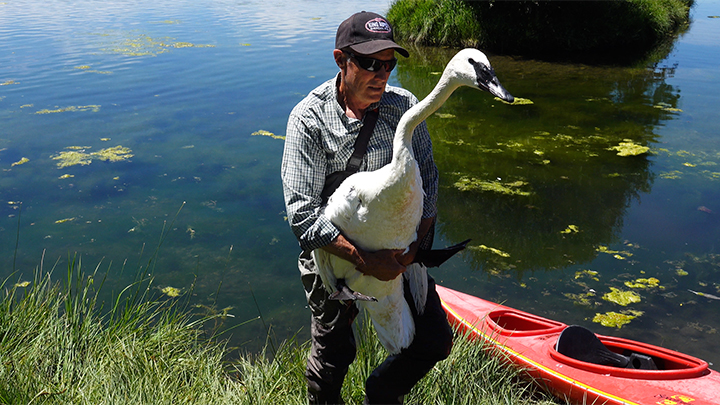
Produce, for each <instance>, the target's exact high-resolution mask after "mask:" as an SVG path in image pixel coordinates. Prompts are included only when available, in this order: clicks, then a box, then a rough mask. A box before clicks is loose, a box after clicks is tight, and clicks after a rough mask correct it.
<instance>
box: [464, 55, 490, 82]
mask: <svg viewBox="0 0 720 405" xmlns="http://www.w3.org/2000/svg"><path fill="white" fill-rule="evenodd" d="M468 62H470V64H471V65H473V67H474V68H475V75H476V76H477V79H478V84H479V85H482V84H483V83H489V82H491V81H493V79H494V78H495V72H494V71H493V69H492V68H491V67H488V66H486V65H485V64H484V63H480V62H476V61H475V60H474V59H473V58H470V59H468Z"/></svg>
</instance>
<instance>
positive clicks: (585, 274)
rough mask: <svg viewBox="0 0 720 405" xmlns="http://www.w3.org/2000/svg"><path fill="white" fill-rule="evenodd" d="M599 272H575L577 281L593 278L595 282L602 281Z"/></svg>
mask: <svg viewBox="0 0 720 405" xmlns="http://www.w3.org/2000/svg"><path fill="white" fill-rule="evenodd" d="M598 274H599V273H598V272H597V271H595V270H580V271H576V272H575V280H577V279H580V278H585V277H588V278H591V279H593V280H595V281H600V278H598Z"/></svg>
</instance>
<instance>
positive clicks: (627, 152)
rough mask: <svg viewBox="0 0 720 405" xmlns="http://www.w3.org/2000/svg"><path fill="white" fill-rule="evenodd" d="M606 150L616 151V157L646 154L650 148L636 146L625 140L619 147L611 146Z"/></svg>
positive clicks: (629, 140)
mask: <svg viewBox="0 0 720 405" xmlns="http://www.w3.org/2000/svg"><path fill="white" fill-rule="evenodd" d="M608 150H616V151H617V152H618V153H617V155H618V156H638V155H642V154H644V153H647V152H648V151H649V150H650V148H649V147H647V146H642V145H638V144H636V143H635V142H633V141H632V140H631V139H625V140H624V142H620V144H619V145H617V146H612V147H610V148H608Z"/></svg>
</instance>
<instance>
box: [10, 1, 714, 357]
mask: <svg viewBox="0 0 720 405" xmlns="http://www.w3.org/2000/svg"><path fill="white" fill-rule="evenodd" d="M389 3H390V1H370V2H367V1H363V2H360V1H348V2H329V1H314V2H310V1H306V2H297V1H294V2H290V1H283V0H273V1H259V0H258V1H245V2H237V1H222V0H221V1H210V2H203V4H195V3H193V2H189V1H180V2H177V1H176V2H167V1H164V0H161V1H159V2H152V3H147V2H140V1H129V2H109V3H108V2H99V1H91V0H81V1H77V2H72V3H71V4H68V3H55V2H49V3H47V2H45V3H37V2H32V1H13V2H3V3H2V4H0V34H2V37H3V41H0V168H1V169H2V172H0V252H2V255H0V273H2V275H3V276H4V277H8V276H10V275H11V274H12V276H11V279H10V282H11V283H12V284H15V283H25V282H27V281H26V280H28V279H31V277H32V272H33V270H34V269H35V268H36V267H38V266H39V265H40V263H41V260H43V266H44V269H45V270H46V271H47V270H50V269H52V268H53V267H55V268H56V272H57V273H56V275H57V276H58V277H61V274H63V272H64V270H63V269H64V266H66V264H67V258H68V255H73V254H74V253H75V252H78V253H79V254H80V255H81V257H82V261H83V265H84V268H86V269H94V268H95V267H96V266H98V263H100V269H101V270H102V271H108V272H109V274H110V277H109V278H108V282H107V283H106V284H107V288H108V289H116V290H117V289H120V288H122V287H124V286H126V285H127V284H128V283H129V282H131V281H132V280H133V278H134V277H135V271H136V269H138V268H141V267H143V266H144V265H146V264H148V263H149V262H152V266H151V268H152V269H154V275H155V277H156V282H155V287H156V288H155V290H154V292H155V293H156V294H158V295H162V294H164V295H167V296H173V297H175V296H184V295H185V294H193V296H192V300H193V302H194V303H195V304H197V305H199V306H201V307H209V306H212V305H216V306H217V308H224V309H223V310H222V311H224V313H229V314H232V315H234V316H235V317H234V318H228V320H227V322H228V325H229V326H232V325H233V322H236V323H235V324H239V323H241V322H243V321H245V320H248V319H251V318H255V317H257V315H258V313H261V314H262V315H263V317H264V319H265V320H266V322H268V323H270V324H272V329H273V333H274V334H275V335H276V337H277V338H279V339H282V338H286V337H289V336H292V335H294V334H295V333H296V332H298V331H301V332H300V334H299V336H300V338H305V337H307V333H308V332H307V326H308V325H307V320H308V317H309V312H308V310H307V309H306V308H305V304H304V294H303V290H302V286H301V285H300V282H299V279H298V274H297V269H296V257H297V254H298V253H299V252H298V247H297V242H296V241H295V239H294V237H293V235H292V233H291V231H290V229H289V227H288V226H287V220H286V218H285V212H284V204H283V200H282V191H281V185H280V180H279V172H280V170H279V165H280V158H281V154H282V150H283V137H284V134H285V125H286V122H287V121H286V120H287V115H288V113H289V112H290V110H291V109H292V107H293V106H294V105H295V104H296V103H297V102H298V101H300V100H301V99H302V97H303V96H304V95H305V94H307V93H308V92H309V91H311V90H312V89H313V88H314V87H316V86H317V85H319V84H320V83H322V82H324V81H325V80H327V79H329V78H331V77H332V76H333V75H334V74H335V73H336V71H337V67H336V66H335V64H334V61H333V59H332V55H331V51H332V47H333V44H334V36H335V29H336V27H337V25H338V24H339V23H340V21H341V20H343V19H344V18H346V17H347V16H349V15H350V14H352V13H353V12H355V11H359V10H361V9H367V10H375V11H379V12H384V11H385V10H387V7H388V4H389ZM698 3H699V4H698V5H697V6H696V8H695V9H694V11H693V16H694V20H693V23H692V26H691V28H690V30H689V31H688V32H687V33H686V34H684V36H682V37H681V38H680V39H679V40H678V42H677V43H676V45H675V47H674V49H673V50H672V51H671V53H670V54H669V55H668V56H667V58H666V59H665V60H664V61H662V62H661V63H659V64H658V65H657V66H654V67H652V68H649V69H639V68H633V69H630V68H605V67H592V66H584V65H571V64H562V65H560V64H552V63H547V62H540V61H523V60H519V59H513V58H509V57H491V61H492V63H493V66H494V68H495V70H496V72H497V73H498V76H499V78H500V80H501V82H502V83H503V85H504V86H505V87H506V88H507V89H508V90H509V91H510V92H511V93H513V95H515V96H516V100H525V101H524V102H516V103H515V104H514V105H506V104H503V103H502V102H500V101H497V100H494V99H493V97H492V96H489V95H488V94H485V93H480V92H476V91H473V90H471V89H463V90H460V91H458V92H456V93H455V94H454V95H453V96H452V97H451V99H450V100H449V101H448V103H447V104H446V105H445V106H444V107H443V108H442V109H441V110H439V111H438V112H437V114H435V115H433V116H432V117H431V118H429V119H428V125H429V127H430V130H431V133H432V136H433V142H434V145H435V156H436V161H437V164H438V167H439V169H440V171H441V193H440V207H439V209H440V213H439V225H438V230H437V232H436V246H441V245H443V244H451V243H456V242H459V241H461V240H464V239H466V238H472V242H471V244H470V246H469V248H468V250H467V251H466V252H464V253H463V254H462V255H461V256H459V257H456V258H454V259H452V260H451V261H449V262H448V263H447V264H445V265H444V266H443V267H442V268H440V269H435V270H434V271H433V274H434V276H435V278H436V279H437V280H438V281H439V282H441V283H442V284H444V285H446V286H448V287H451V288H456V289H459V290H462V291H464V292H467V293H471V294H476V295H478V296H481V297H483V298H486V299H490V300H494V301H498V302H504V303H505V304H507V305H509V306H513V307H516V308H519V309H522V310H525V311H529V312H533V313H537V314H538V315H542V316H547V317H550V318H553V319H557V320H559V321H562V322H564V323H568V324H572V323H577V324H582V325H585V326H587V327H589V328H592V329H593V330H595V331H597V332H600V333H604V334H613V335H618V336H623V337H629V338H634V339H641V340H643V341H647V342H650V343H655V344H661V345H663V346H666V347H670V348H675V349H682V350H683V351H687V352H688V353H690V354H694V355H696V356H699V357H702V358H705V359H707V360H709V361H711V362H714V363H715V364H718V362H720V357H718V353H720V344H719V343H718V339H717V336H718V329H720V323H719V321H718V320H719V319H720V313H719V312H720V309H719V308H720V307H718V305H717V304H718V303H717V300H716V299H713V298H712V297H717V296H720V254H718V252H717V249H718V243H719V242H720V216H719V215H720V205H719V203H718V201H720V192H719V190H720V187H718V184H720V183H718V182H720V140H719V139H720V138H718V137H717V136H716V135H717V128H718V126H719V125H718V124H719V122H718V120H719V119H720V118H718V114H717V109H718V106H720V88H719V87H720V83H718V80H717V78H718V77H720V75H719V73H720V72H719V71H718V70H719V69H720V68H718V66H719V65H720V64H719V63H718V60H717V55H718V54H719V53H718V46H719V45H718V44H717V41H716V39H717V37H718V34H720V19H713V18H708V16H711V15H719V14H720V2H717V1H711V2H704V1H703V2H698ZM410 48H411V53H412V57H411V58H409V59H404V58H402V59H401V60H400V61H399V67H398V69H396V71H395V73H393V76H392V77H391V79H390V80H391V82H392V83H393V84H397V85H401V86H403V87H405V88H408V89H409V90H411V91H413V92H414V93H415V94H417V95H418V96H419V97H423V96H425V95H426V94H428V93H429V91H430V89H431V88H432V87H433V86H434V84H435V82H436V81H437V80H438V77H439V76H438V74H437V73H438V72H440V71H441V70H442V68H443V65H444V64H445V63H446V62H447V60H449V58H450V57H451V56H452V53H453V51H452V50H444V49H424V48H417V49H416V48H413V47H410ZM18 234H19V237H18V236H17V235H18ZM163 235H165V237H164V239H161V238H162V236H163ZM16 244H17V246H18V248H17V250H16V249H15V246H16ZM158 245H161V246H158ZM156 251H157V252H158V256H157V258H154V257H153V255H154V254H155V252H156ZM43 257H44V259H43ZM14 270H15V271H16V272H15V273H13V271H14ZM256 301H257V305H256ZM623 304H624V305H623ZM265 333H266V331H265V330H264V329H263V325H262V324H261V323H260V322H253V323H250V324H248V325H244V326H243V327H242V328H238V329H235V330H233V340H232V345H235V346H242V347H245V348H249V349H255V348H257V347H259V346H261V345H262V344H263V343H264V342H265ZM716 367H717V366H716Z"/></svg>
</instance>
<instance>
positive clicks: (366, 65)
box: [343, 51, 397, 73]
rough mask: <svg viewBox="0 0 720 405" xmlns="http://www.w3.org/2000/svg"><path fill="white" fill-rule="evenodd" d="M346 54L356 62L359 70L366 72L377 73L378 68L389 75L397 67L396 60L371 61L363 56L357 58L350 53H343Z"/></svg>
mask: <svg viewBox="0 0 720 405" xmlns="http://www.w3.org/2000/svg"><path fill="white" fill-rule="evenodd" d="M343 52H345V53H346V54H348V55H350V57H351V58H353V59H355V61H357V65H358V66H360V67H361V68H363V69H365V70H367V71H368V72H377V71H379V70H380V68H383V67H384V68H385V71H386V72H388V73H390V72H392V70H393V69H395V65H397V58H392V59H390V60H379V59H373V58H367V57H364V56H357V55H355V54H354V53H352V52H348V51H343Z"/></svg>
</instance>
